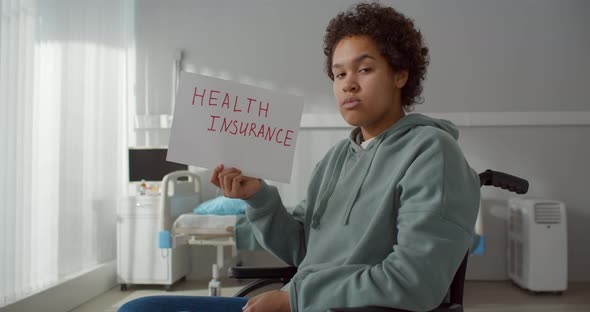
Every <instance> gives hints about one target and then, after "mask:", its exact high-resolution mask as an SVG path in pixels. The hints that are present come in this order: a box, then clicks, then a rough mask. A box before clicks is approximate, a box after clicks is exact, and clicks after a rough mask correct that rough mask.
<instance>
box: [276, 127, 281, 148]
mask: <svg viewBox="0 0 590 312" xmlns="http://www.w3.org/2000/svg"><path fill="white" fill-rule="evenodd" d="M281 132H283V128H281V129H279V132H277V136H276V137H275V141H276V142H277V143H279V144H283V142H279V135H281Z"/></svg>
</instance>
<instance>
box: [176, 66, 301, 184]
mask: <svg viewBox="0 0 590 312" xmlns="http://www.w3.org/2000/svg"><path fill="white" fill-rule="evenodd" d="M302 112H303V97H301V96H294V95H287V94H280V93H277V92H273V91H269V90H266V89H261V88H257V87H252V86H248V85H244V84H240V83H237V82H233V81H228V80H223V79H218V78H213V77H208V76H202V75H197V74H191V73H186V72H182V73H181V76H180V84H179V88H178V93H177V96H176V103H175V107H174V119H173V121H172V129H171V133H170V141H169V146H168V155H167V158H166V159H167V160H168V161H173V162H177V163H182V164H187V165H194V166H197V167H204V168H209V169H213V168H215V167H216V166H217V165H219V164H223V165H224V166H225V167H226V168H229V167H235V168H238V169H240V170H241V171H242V174H243V175H245V176H250V177H257V178H264V179H269V180H274V181H278V182H285V183H289V181H290V179H291V170H292V167H293V155H294V153H295V144H296V143H297V134H298V132H299V124H300V122H301V114H302Z"/></svg>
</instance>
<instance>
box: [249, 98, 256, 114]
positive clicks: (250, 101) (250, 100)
mask: <svg viewBox="0 0 590 312" xmlns="http://www.w3.org/2000/svg"><path fill="white" fill-rule="evenodd" d="M253 101H256V100H255V99H251V98H248V114H250V105H252V102H253Z"/></svg>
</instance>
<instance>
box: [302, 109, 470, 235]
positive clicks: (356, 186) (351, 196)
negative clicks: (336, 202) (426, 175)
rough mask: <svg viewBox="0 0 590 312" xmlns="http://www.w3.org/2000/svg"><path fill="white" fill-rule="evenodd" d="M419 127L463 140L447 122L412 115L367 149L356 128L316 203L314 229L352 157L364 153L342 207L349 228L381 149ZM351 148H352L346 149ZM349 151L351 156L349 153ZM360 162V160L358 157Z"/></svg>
mask: <svg viewBox="0 0 590 312" xmlns="http://www.w3.org/2000/svg"><path fill="white" fill-rule="evenodd" d="M418 126H430V127H435V128H437V129H440V130H442V131H444V132H446V133H448V134H450V135H451V136H452V137H453V138H454V139H455V140H457V139H458V138H459V131H458V130H457V127H455V125H454V124H453V123H452V122H450V121H448V120H444V119H436V118H432V117H428V116H426V115H422V114H417V113H414V114H408V115H405V116H404V117H402V118H401V119H399V120H398V121H397V122H395V123H394V124H393V125H391V126H390V127H389V128H387V129H386V130H385V131H383V132H382V133H380V134H379V135H378V136H376V137H375V139H374V140H373V141H372V142H371V143H369V145H368V146H367V147H366V148H363V147H361V145H360V144H361V143H362V141H363V140H362V134H361V129H360V127H357V128H355V129H354V130H352V132H351V133H350V137H349V140H348V141H349V144H344V145H343V146H341V149H340V150H339V151H338V152H337V155H338V156H337V157H336V158H335V162H334V164H333V166H331V170H330V171H329V174H328V175H327V176H329V177H331V179H330V181H329V183H327V185H328V186H327V188H326V189H325V191H324V192H323V194H322V196H321V197H320V200H319V201H318V202H317V203H316V209H315V211H314V214H313V216H312V222H311V227H312V228H315V229H317V228H318V227H319V225H320V220H321V219H322V217H323V216H324V213H325V211H326V209H327V206H328V205H327V203H328V200H329V199H330V197H331V196H332V194H333V193H334V189H335V187H336V185H337V184H338V180H339V178H340V175H341V172H342V170H343V166H344V164H345V163H346V160H347V159H348V158H350V157H352V154H360V153H362V154H363V156H360V157H359V158H363V161H362V162H363V164H362V165H360V166H357V167H356V168H357V170H356V173H357V174H358V176H357V177H356V179H355V181H350V182H345V183H346V184H350V185H348V186H347V188H348V190H349V193H348V198H347V199H345V200H344V201H343V203H342V206H341V208H342V209H343V210H344V211H346V213H345V214H344V219H343V220H342V223H343V224H344V225H347V224H348V222H349V219H350V214H351V212H352V207H353V205H354V202H355V199H356V198H357V197H358V194H359V191H360V189H361V187H362V185H363V183H364V181H365V179H366V177H367V174H368V172H369V169H370V168H371V165H372V163H373V160H374V157H375V155H376V153H377V151H378V149H379V146H380V145H381V143H382V142H383V140H384V139H385V138H389V139H393V140H397V138H399V137H402V136H403V135H405V134H406V133H407V132H408V131H409V130H411V129H412V128H415V127H418ZM346 145H348V147H347V146H346ZM349 151H350V152H351V153H349ZM355 158H356V157H355Z"/></svg>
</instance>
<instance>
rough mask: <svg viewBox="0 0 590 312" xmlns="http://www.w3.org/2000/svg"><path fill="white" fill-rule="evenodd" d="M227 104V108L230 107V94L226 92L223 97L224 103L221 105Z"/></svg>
mask: <svg viewBox="0 0 590 312" xmlns="http://www.w3.org/2000/svg"><path fill="white" fill-rule="evenodd" d="M226 104H227V109H229V94H228V93H227V92H226V93H225V97H224V98H223V103H221V107H224V106H226Z"/></svg>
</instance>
